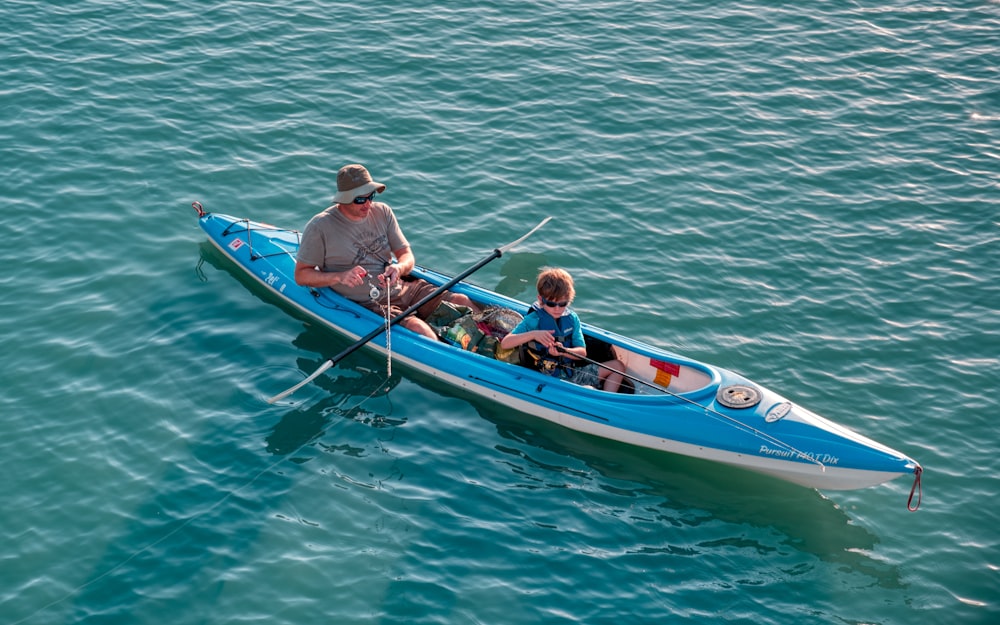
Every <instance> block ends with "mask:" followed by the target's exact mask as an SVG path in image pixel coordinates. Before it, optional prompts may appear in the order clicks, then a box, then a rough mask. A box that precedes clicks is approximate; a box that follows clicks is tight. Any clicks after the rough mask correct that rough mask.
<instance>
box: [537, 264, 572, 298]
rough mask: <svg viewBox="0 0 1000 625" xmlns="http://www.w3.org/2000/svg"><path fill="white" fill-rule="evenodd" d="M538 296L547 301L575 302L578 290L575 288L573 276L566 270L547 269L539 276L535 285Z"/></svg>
mask: <svg viewBox="0 0 1000 625" xmlns="http://www.w3.org/2000/svg"><path fill="white" fill-rule="evenodd" d="M535 288H536V289H537V290H538V294H539V295H541V296H542V297H544V298H545V299H547V300H553V301H561V300H569V301H573V298H574V297H575V296H576V289H574V288H573V276H571V275H569V272H568V271H566V270H565V269H555V268H545V269H542V272H541V273H539V274H538V282H536V283H535Z"/></svg>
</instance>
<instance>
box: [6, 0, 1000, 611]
mask: <svg viewBox="0 0 1000 625" xmlns="http://www.w3.org/2000/svg"><path fill="white" fill-rule="evenodd" d="M404 4H405V6H400V5H399V3H390V2H378V1H373V2H369V3H366V4H364V5H363V6H349V5H343V4H339V3H331V2H325V1H313V2H299V3H294V6H291V5H281V4H278V5H273V6H272V5H269V4H266V3H250V2H241V1H237V2H230V3H226V4H223V5H214V6H212V5H204V4H202V3H195V2H190V1H180V2H171V3H149V2H140V3H123V2H118V3H116V2H94V1H91V2H75V3H70V4H65V3H64V4H62V5H60V6H55V5H53V4H48V3H35V2H19V1H16V0H13V1H9V2H6V3H5V4H4V6H3V8H2V9H0V18H2V21H3V23H4V24H5V25H6V28H5V29H4V32H3V34H0V43H2V45H0V78H2V81H0V85H2V86H0V104H2V106H0V110H2V116H3V121H4V123H3V125H2V127H0V139H2V141H0V145H2V148H0V159H2V160H0V162H2V164H3V172H4V175H3V182H2V184H0V196H2V199H3V201H4V203H5V209H4V210H3V211H2V213H0V231H2V232H3V233H4V234H5V235H6V236H7V239H8V241H9V242H10V244H9V245H8V246H7V248H6V251H5V252H2V255H3V267H4V268H5V271H4V272H3V274H2V276H0V284H2V288H3V297H2V300H0V311H2V314H0V350H2V354H3V356H4V357H3V360H2V362H3V364H2V365H0V367H2V368H0V375H2V380H3V392H2V393H0V408H2V410H3V414H4V419H3V421H2V422H3V425H2V426H0V427H2V431H0V454H2V457H3V459H4V461H3V465H4V469H5V475H6V479H4V480H3V481H2V482H0V493H2V497H3V499H2V500H3V503H4V505H3V511H2V512H0V520H2V522H0V554H2V556H0V620H2V621H3V622H8V623H53V624H63V623H82V622H86V623H129V624H141V623H161V622H163V621H164V619H165V618H168V620H169V621H170V622H171V623H177V624H187V623H242V622H252V621H264V620H266V621H267V622H269V623H302V622H308V623H354V622H384V623H395V622H407V623H449V624H453V623H546V624H547V623H570V622H580V623H612V622H613V623H622V622H637V623H638V622H663V621H673V620H682V619H685V620H691V621H696V622H712V623H715V622H722V621H727V622H733V623H750V622H753V623H769V624H779V623H800V622H804V621H809V622H822V623H858V624H860V623H879V624H884V625H888V624H910V623H948V624H951V623H992V622H997V620H998V619H1000V574H998V570H1000V547H998V544H997V543H998V540H997V538H998V534H997V532H996V530H995V528H996V527H997V524H998V513H997V512H996V511H995V510H994V508H993V506H992V505H991V504H992V502H993V501H994V499H995V497H996V496H997V495H998V494H1000V481H998V479H997V477H996V475H997V469H998V462H997V458H996V449H997V448H998V446H1000V436H998V434H997V428H996V427H995V425H994V423H993V419H994V418H995V416H996V414H997V412H998V401H997V399H996V390H997V384H996V379H997V374H998V372H1000V371H998V370H1000V367H998V352H1000V349H998V348H1000V338H998V337H1000V321H998V318H1000V316H998V310H1000V289H998V286H997V283H998V280H997V278H998V272H997V267H998V266H1000V209H998V206H1000V204H998V194H997V186H996V185H997V180H998V174H1000V166H998V159H1000V108H998V107H1000V72H998V70H997V66H998V63H997V61H998V54H997V52H998V44H1000V41H998V35H997V33H1000V13H998V5H997V3H995V2H987V3H983V2H965V1H957V2H925V3H919V4H913V3H904V2H895V1H894V2H889V3H871V2H865V3H849V4H846V5H845V4H843V3H813V4H811V5H809V4H807V5H804V6H803V5H801V4H799V5H793V4H778V5H775V4H773V3H756V4H754V3H750V4H747V3H743V4H731V3H723V4H721V5H720V4H718V3H712V4H708V3H696V2H682V3H653V2H617V1H612V2H593V1H589V0H582V1H579V2H566V1H562V0H550V1H545V2H517V1H511V2H505V3H486V4H485V5H484V4H483V3H464V4H463V3H454V2H453V3H447V4H446V5H444V6H440V5H441V4H442V3H431V2H409V3H404ZM350 162H361V163H365V164H367V165H368V166H369V167H370V169H371V170H372V173H373V175H374V176H375V178H376V179H377V180H379V181H381V182H384V183H386V184H387V185H388V189H387V192H386V195H385V196H384V197H385V199H386V200H387V201H388V202H389V203H390V204H392V205H393V207H394V208H396V210H397V212H398V214H399V216H400V220H401V222H402V225H403V227H404V230H405V231H406V233H407V235H408V236H409V238H410V240H411V242H412V243H413V245H414V247H415V250H416V253H417V258H418V260H419V261H420V262H421V263H423V264H426V265H428V266H431V267H434V268H437V269H440V270H442V271H446V272H450V273H457V272H458V271H461V270H463V269H465V268H466V267H468V266H470V265H472V264H473V263H475V262H476V261H478V260H479V259H480V258H482V257H483V256H485V255H486V254H488V253H489V252H490V251H491V250H492V249H493V248H494V247H495V246H497V245H501V244H503V243H506V242H508V241H511V240H513V239H515V238H517V237H518V236H520V234H522V233H523V232H525V231H526V230H527V229H528V228H529V227H530V226H531V225H533V224H535V223H537V222H538V221H539V220H540V219H541V218H542V217H544V216H546V215H552V216H553V217H554V218H555V220H554V221H553V222H552V223H551V224H550V225H549V226H546V228H545V229H544V230H543V231H542V232H540V233H538V234H537V235H536V236H534V237H533V238H532V239H531V240H530V243H529V244H527V245H526V246H525V247H524V248H523V249H521V250H519V251H518V252H516V253H514V254H512V255H510V256H509V257H505V258H504V259H501V260H499V261H495V262H494V263H492V264H490V265H488V266H487V267H485V268H484V269H482V270H481V271H479V272H478V273H477V274H476V275H475V276H474V281H475V282H477V283H479V284H483V285H485V286H490V287H493V288H497V289H499V290H501V291H503V292H505V293H507V294H510V295H514V296H517V297H521V298H527V297H530V293H529V286H530V284H531V282H532V280H533V278H534V275H535V273H536V271H537V269H538V268H539V267H540V266H542V265H545V264H551V265H559V266H563V267H566V268H567V269H569V270H570V271H571V272H572V273H573V274H574V275H575V276H576V279H577V291H578V301H577V310H578V312H580V313H581V314H582V315H583V316H584V317H585V319H587V320H588V321H591V322H593V323H595V324H598V325H601V326H605V327H608V328H610V329H614V330H616V331H618V332H620V333H622V334H626V335H630V336H634V337H637V338H640V339H644V340H648V341H650V342H653V343H656V344H659V345H662V346H665V347H669V348H671V349H674V350H677V351H680V352H682V353H685V354H687V355H690V356H692V357H695V358H700V359H703V360H705V361H708V362H711V363H715V364H718V365H720V366H725V367H729V368H732V369H735V370H737V371H740V372H742V373H744V374H746V375H747V376H748V377H750V378H751V379H753V380H756V381H758V382H760V383H761V384H764V385H767V386H771V387H773V388H775V389H776V390H779V391H780V392H782V393H784V394H786V395H787V396H789V397H791V398H793V399H794V400H795V401H798V402H800V403H802V404H803V405H805V406H808V407H810V408H812V409H813V410H815V411H817V412H819V413H821V414H823V415H824V416H827V417H829V418H831V419H833V420H835V421H838V422H840V423H843V424H844V425H847V426H849V427H852V428H854V429H857V430H859V431H861V432H863V433H865V434H866V435H868V436H871V437H872V438H875V439H876V440H879V441H881V442H884V443H886V444H888V445H890V446H892V447H895V448H897V449H900V450H901V451H903V452H905V453H907V454H908V455H910V456H912V457H914V458H916V459H917V460H919V461H920V462H921V463H922V464H923V466H924V467H925V470H926V472H925V475H924V489H925V496H924V501H923V506H922V508H921V510H920V511H919V512H917V513H912V514H911V513H909V512H907V510H906V506H905V503H906V497H907V495H908V492H909V488H910V483H909V482H908V481H907V480H905V479H903V480H897V481H895V482H892V483H889V484H886V485H883V486H879V487H876V488H872V489H867V490H862V491H850V492H828V493H819V492H816V491H812V490H808V489H803V488H799V487H796V486H791V485H786V484H783V483H778V482H775V481H773V480H770V479H768V478H765V477H761V476H756V475H752V474H748V473H745V472H741V471H737V470H735V469H728V468H725V467H720V466H717V465H714V464H709V463H705V462H701V461H697V460H693V459H687V458H679V457H674V456H668V455H665V454H657V453H653V452H649V451H645V450H639V449H634V448H630V447H627V446H624V445H618V444H615V443H611V442H608V441H604V440H598V439H594V438H590V437H586V436H583V435H580V434H576V433H573V432H569V431H566V430H564V429H561V428H559V427H557V426H554V425H549V424H546V423H543V422H540V421H538V420H537V419H533V418H530V417H527V416H525V415H522V414H518V413H515V412H512V411H510V410H509V409H506V408H505V407H503V406H499V405H494V404H485V403H483V402H481V401H479V400H477V399H475V398H472V397H470V396H467V395H464V394H461V393H457V392H455V391H453V390H451V389H449V388H447V387H442V386H440V385H439V384H437V383H436V382H433V381H431V380H428V379H426V378H424V377H421V376H419V375H417V374H414V373H412V372H408V371H400V370H399V369H400V368H398V367H397V368H394V369H393V375H392V378H391V379H389V380H386V377H385V363H384V362H383V361H382V360H381V359H380V358H377V357H375V356H372V355H369V354H366V353H357V354H355V355H354V356H352V357H351V358H350V359H349V360H348V361H346V362H344V363H342V364H341V365H339V366H338V367H336V368H334V369H333V370H331V372H330V373H328V374H327V375H325V376H323V377H321V378H320V379H319V380H317V382H316V383H315V384H313V385H310V386H309V387H307V388H306V389H304V390H303V391H301V392H299V393H297V394H296V395H295V396H293V398H292V399H291V400H290V401H289V402H287V403H284V404H282V405H277V406H269V405H267V404H266V403H265V402H264V398H265V397H268V396H270V395H272V394H274V393H277V392H279V391H281V390H283V389H285V388H287V387H288V386H290V385H291V384H293V383H295V382H297V381H298V380H300V379H302V377H303V376H304V375H306V374H308V373H310V372H312V371H313V370H315V368H316V367H318V366H319V365H320V364H321V363H322V361H323V360H324V359H325V358H326V357H328V356H330V355H332V354H334V353H336V352H337V351H339V350H340V349H342V348H343V347H344V346H346V345H347V343H346V342H345V341H344V340H343V339H340V338H338V337H335V336H331V335H329V334H327V333H326V332H324V331H322V330H320V329H317V328H315V327H312V326H310V325H308V324H305V323H303V322H302V320H300V319H298V318H296V317H294V316H293V315H291V314H289V313H288V311H285V310H283V309H281V308H279V307H278V306H276V305H274V303H273V302H272V301H270V300H269V299H267V298H266V297H262V293H261V292H260V290H259V289H256V288H254V287H252V286H250V285H248V284H246V283H245V282H243V281H241V280H239V279H238V278H237V277H236V276H235V274H234V273H233V269H232V268H231V267H229V266H228V265H226V264H225V263H223V262H221V261H220V260H219V259H218V257H217V255H213V254H212V253H211V252H209V251H208V248H207V247H206V244H205V237H204V235H203V234H202V233H201V231H200V229H199V228H198V227H197V224H196V219H195V213H194V212H193V211H192V210H191V209H190V203H191V202H192V201H193V200H200V201H201V202H203V203H204V204H205V206H206V208H208V209H209V210H213V211H218V212H224V213H230V214H237V215H245V216H248V217H251V218H254V219H258V220H261V221H267V222H271V223H275V224H279V225H284V226H289V227H298V228H301V227H302V225H304V223H305V221H306V220H307V219H308V218H309V216H311V215H312V214H313V213H315V212H316V211H318V210H319V209H321V208H323V207H324V206H326V204H327V202H328V200H329V198H330V197H331V196H332V193H333V187H334V179H335V172H336V170H337V169H338V168H339V167H340V166H341V165H343V164H346V163H350ZM167 615H169V616H167Z"/></svg>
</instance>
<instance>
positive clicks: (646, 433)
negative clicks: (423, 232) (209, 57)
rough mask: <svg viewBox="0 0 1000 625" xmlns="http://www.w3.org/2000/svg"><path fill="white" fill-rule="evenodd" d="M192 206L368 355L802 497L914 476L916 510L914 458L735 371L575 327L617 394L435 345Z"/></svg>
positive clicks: (278, 248)
mask: <svg viewBox="0 0 1000 625" xmlns="http://www.w3.org/2000/svg"><path fill="white" fill-rule="evenodd" d="M194 207H195V209H196V210H197V211H198V214H199V224H200V225H201V227H202V229H203V230H204V231H205V233H206V234H207V235H208V238H209V241H210V242H211V243H212V244H213V245H214V247H215V248H217V249H218V250H219V251H220V252H221V253H222V254H223V255H224V256H226V257H228V258H229V259H230V260H231V261H232V262H233V263H234V264H235V265H236V267H238V268H239V269H240V270H242V271H244V272H245V273H246V274H247V275H248V276H250V277H252V278H253V279H255V280H256V281H257V282H259V283H260V284H261V285H262V286H263V287H264V288H265V289H266V290H267V291H269V292H270V293H272V294H273V295H274V297H276V298H277V299H278V300H280V301H282V302H284V303H285V304H287V305H289V306H291V307H292V308H293V309H295V310H297V311H299V312H301V313H302V314H304V315H305V316H306V317H308V318H310V319H313V320H315V321H316V322H318V323H320V324H322V325H323V326H325V327H327V328H329V329H331V330H333V331H335V332H337V333H339V334H341V335H343V336H346V337H347V338H349V339H352V340H357V339H360V338H362V337H363V340H364V343H363V347H364V348H366V349H370V350H376V351H378V352H381V353H382V354H383V355H387V356H388V357H389V358H390V363H402V364H403V365H405V366H406V367H409V368H411V369H413V370H416V371H419V372H421V373H423V374H425V375H428V376H431V377H433V378H435V379H438V380H442V381H444V382H446V383H447V384H449V385H452V386H454V387H457V388H459V389H463V390H465V391H469V392H471V393H474V394H475V395H478V396H481V397H484V398H487V399H489V400H492V401H494V402H497V403H499V404H501V405H503V406H507V407H509V408H511V409H513V410H518V411H521V412H524V413H527V414H530V415H533V416H535V417H538V418H541V419H545V420H547V421H552V422H554V423H557V424H559V425H562V426H564V427H567V428H570V429H573V430H576V431H579V432H585V433H587V434H591V435H594V436H598V437H603V438H607V439H611V440H615V441H620V442H623V443H628V444H632V445H637V446H641V447H647V448H651V449H656V450H661V451H664V452H670V453H675V454H682V455H685V456H692V457H696V458H701V459H705V460H710V461H715V462H720V463H724V464H727V465H732V466H736V467H741V468H743V469H748V470H752V471H756V472H759V473H763V474H766V475H770V476H774V477H777V478H780V479H782V480H786V481H789V482H792V483H795V484H800V485H802V486H806V487H809V488H816V489H820V490H847V489H859V488H867V487H870V486H875V485H877V484H881V483H883V482H886V481H889V480H893V479H895V478H898V477H901V476H903V475H912V476H914V484H913V489H911V492H910V500H911V502H912V500H913V495H914V491H915V490H916V489H917V488H918V487H919V484H920V475H921V473H922V468H921V466H920V465H919V464H918V463H917V462H916V461H915V460H913V459H912V458H909V457H907V456H906V455H905V454H903V453H901V452H899V451H896V450H895V449H892V448H890V447H887V446H885V445H882V444H881V443H878V442H876V441H874V440H872V439H869V438H867V437H865V436H863V435H861V434H859V433H857V432H854V431H852V430H850V429H848V428H846V427H844V426H841V425H838V424H837V423H834V422H833V421H830V420H828V419H825V418H823V417H821V416H819V415H817V414H815V413H813V412H811V411H810V410H808V409H806V408H804V407H802V406H800V405H798V404H797V403H795V402H792V401H790V400H788V399H786V398H785V397H783V396H781V395H779V394H778V393H777V392H775V391H773V390H771V389H768V388H765V387H763V386H761V385H759V384H755V383H754V382H752V381H750V380H748V379H746V378H745V377H743V376H741V375H739V374H737V373H734V372H732V371H729V370H726V369H724V368H720V367H716V366H712V365H709V364H707V363H703V362H699V361H696V360H693V359H691V358H687V357H684V356H682V355H680V354H675V353H672V352H670V351H667V350H664V349H661V348H658V347H655V346H653V345H649V344H646V343H644V342H640V341H637V340H633V339H630V338H628V337H625V336H621V335H619V334H616V333H614V332H611V331H608V330H605V329H602V328H599V327H596V326H593V325H590V324H587V323H583V324H582V325H583V332H584V335H585V338H586V340H587V352H588V357H590V358H593V359H595V362H596V361H598V360H599V361H606V360H609V359H611V358H617V359H618V360H620V361H621V362H622V363H624V365H625V373H624V376H625V383H624V384H623V385H622V388H620V389H619V391H618V392H615V393H612V392H606V391H603V390H600V389H598V388H594V387H591V386H584V385H580V384H575V383H573V382H571V381H568V380H565V379H561V378H560V377H558V376H552V375H547V374H546V373H544V372H542V371H539V370H536V369H533V368H529V367H527V366H522V365H521V364H518V363H516V362H510V361H509V360H510V359H502V358H499V357H498V354H497V352H496V351H495V350H492V349H490V350H486V349H483V350H479V351H474V350H472V349H469V347H468V345H463V343H462V342H461V341H455V340H447V339H448V338H450V337H452V335H453V334H454V329H455V326H452V327H451V328H450V329H449V330H450V331H449V336H448V337H445V336H442V340H439V341H435V340H432V339H430V338H427V337H424V336H421V335H419V334H417V333H415V332H412V331H410V330H408V329H406V328H404V327H403V326H401V325H392V323H387V320H386V318H385V317H382V316H380V315H378V314H377V313H374V312H372V311H370V310H368V309H366V308H364V307H363V306H361V305H359V304H357V303H356V302H353V301H351V300H348V299H346V298H344V297H342V296H341V295H339V294H338V293H336V292H335V291H333V290H332V289H330V288H318V289H317V288H311V287H302V286H299V285H297V284H296V283H295V280H294V277H293V276H294V270H295V256H296V252H297V251H298V247H299V240H300V233H299V232H298V231H296V230H289V229H285V228H279V227H276V226H271V225H268V224H265V223H260V222H255V221H251V220H249V219H245V218H236V217H232V216H229V215H223V214H217V213H210V212H206V211H205V210H204V209H203V208H202V206H201V205H200V204H199V203H197V202H195V203H194ZM522 240H523V238H522ZM495 254H496V256H499V254H500V251H499V250H497V251H496V252H495ZM476 268H478V266H477V267H476ZM467 273H468V272H467ZM412 275H414V276H415V277H418V278H423V279H425V280H427V281H428V282H430V283H432V284H434V285H436V286H448V287H449V290H451V291H452V292H456V293H462V294H465V295H467V296H468V297H469V298H470V299H471V300H472V301H474V302H476V303H477V304H478V305H479V306H480V307H482V308H484V309H487V310H500V311H508V312H511V311H512V313H513V314H514V315H515V316H517V317H519V316H520V315H523V314H525V313H527V311H528V309H529V305H528V304H527V303H525V302H522V301H519V300H516V299H513V298H510V297H507V296H504V295H502V294H499V293H496V292H493V291H490V290H488V289H485V288H482V287H479V286H476V285H475V284H472V283H471V282H467V281H462V280H459V281H457V282H455V283H454V285H453V286H451V285H449V282H452V281H454V279H450V278H449V277H448V276H447V275H445V274H441V273H438V272H436V271H434V270H431V269H428V268H425V267H422V266H417V267H416V268H414V270H413V272H412ZM387 325H388V326H389V327H388V330H389V332H386V331H385V330H386V326H387ZM452 338H453V337H452ZM359 343H361V341H359ZM357 346H358V347H361V346H362V345H357ZM328 362H330V361H328ZM918 501H919V500H918ZM908 505H909V504H908ZM918 505H919V503H918ZM910 509H911V510H913V509H916V508H914V507H910Z"/></svg>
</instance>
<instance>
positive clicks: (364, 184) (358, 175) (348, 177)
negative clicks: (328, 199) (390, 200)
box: [333, 165, 385, 204]
mask: <svg viewBox="0 0 1000 625" xmlns="http://www.w3.org/2000/svg"><path fill="white" fill-rule="evenodd" d="M372 191H378V192H379V193H382V192H383V191H385V185H384V184H382V183H381V182H374V181H373V180H372V177H371V174H369V173H368V170H367V169H365V168H364V166H362V165H344V166H343V167H341V168H340V171H338V172H337V195H335V196H333V202H334V204H350V203H351V202H352V201H354V198H356V197H360V196H362V195H371V193H372Z"/></svg>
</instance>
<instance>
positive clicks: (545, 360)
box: [500, 269, 625, 393]
mask: <svg viewBox="0 0 1000 625" xmlns="http://www.w3.org/2000/svg"><path fill="white" fill-rule="evenodd" d="M535 287H536V290H537V291H538V301H537V302H535V303H534V304H533V305H532V306H531V309H530V310H529V311H528V314H527V315H525V316H524V319H523V320H521V323H519V324H518V325H517V327H515V328H514V329H513V330H511V332H510V334H508V335H507V336H505V337H504V338H503V340H502V341H500V347H501V348H503V349H512V348H514V347H518V346H520V345H524V344H525V343H527V345H525V347H527V348H528V351H529V352H531V356H532V358H531V359H533V360H535V361H536V362H535V364H534V366H535V368H537V369H538V370H539V371H541V372H542V373H546V374H548V375H554V376H557V377H561V378H564V379H567V380H569V381H571V382H573V383H575V384H581V385H584V386H594V387H596V388H603V389H604V390H605V391H607V392H609V393H617V392H618V388H619V386H621V383H622V375H621V372H623V371H625V365H624V363H622V361H620V360H618V359H614V360H609V361H607V362H603V363H601V365H602V366H598V365H596V364H594V363H590V364H587V365H586V366H584V367H580V368H576V367H574V361H577V360H580V359H581V358H586V357H587V345H586V343H585V342H584V338H583V329H582V328H581V327H580V318H579V317H578V316H577V314H576V313H575V312H573V311H572V310H569V305H570V303H572V301H573V297H574V296H575V295H576V290H575V289H574V288H573V277H572V276H570V275H569V272H567V271H566V270H564V269H543V270H542V272H541V273H539V274H538V281H537V282H536V284H535ZM529 366H531V365H530V364H529Z"/></svg>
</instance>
